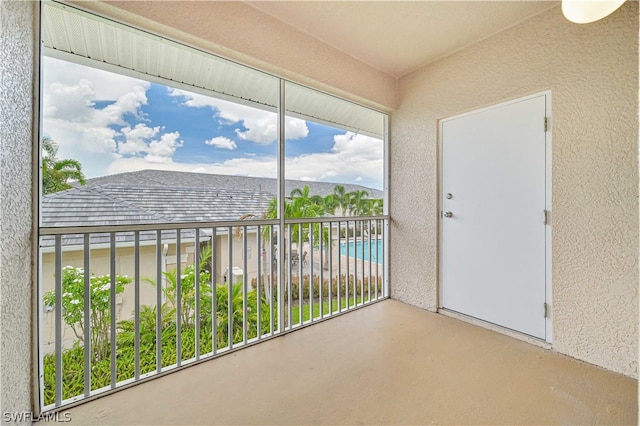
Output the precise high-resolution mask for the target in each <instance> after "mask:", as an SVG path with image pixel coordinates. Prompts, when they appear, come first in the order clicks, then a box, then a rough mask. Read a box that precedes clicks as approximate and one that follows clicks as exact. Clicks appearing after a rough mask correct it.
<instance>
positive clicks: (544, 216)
mask: <svg viewBox="0 0 640 426" xmlns="http://www.w3.org/2000/svg"><path fill="white" fill-rule="evenodd" d="M549 213H551V212H550V211H549V210H543V211H542V223H544V224H545V225H548V224H549Z"/></svg>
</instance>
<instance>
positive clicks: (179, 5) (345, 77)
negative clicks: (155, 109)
mask: <svg viewBox="0 0 640 426" xmlns="http://www.w3.org/2000/svg"><path fill="white" fill-rule="evenodd" d="M71 2H72V3H76V4H77V5H78V6H79V7H81V8H84V9H87V10H92V11H96V12H97V13H100V14H102V15H103V16H109V17H112V18H113V19H116V20H118V21H120V22H125V23H129V24H130V25H133V26H136V27H138V28H142V29H146V30H149V31H151V32H155V33H158V34H162V35H164V36H166V37H171V38H173V39H175V40H178V41H181V42H184V43H188V44H191V45H193V46H195V47H199V48H202V49H204V50H207V51H209V52H212V53H214V54H218V55H221V56H223V57H226V58H229V59H232V60H236V61H239V62H241V63H244V64H246V65H250V66H254V67H256V68H258V69H261V70H263V71H267V72H271V73H273V74H275V75H277V76H279V77H284V78H287V79H290V80H292V81H295V82H297V83H301V84H305V85H308V86H310V87H313V88H316V89H319V90H323V91H325V92H328V93H332V94H335V95H337V96H342V97H345V98H347V99H351V100H354V101H356V102H360V103H362V104H365V105H369V106H371V107H374V108H379V109H384V110H390V109H391V108H393V107H394V106H395V101H396V79H395V78H393V77H391V76H390V75H388V74H385V73H383V72H381V71H378V70H376V69H374V68H372V67H371V66H369V65H367V64H365V63H364V62H361V61H358V60H357V59H354V58H353V57H351V56H349V55H347V54H345V53H343V52H341V51H339V50H337V49H335V48H333V47H330V46H328V45H326V44H324V43H322V42H320V41H319V40H317V39H315V38H313V37H311V36H310V35H308V34H306V33H304V32H302V31H299V30H297V29H295V28H293V27H291V26H289V25H286V24H285V23H283V22H282V21H279V20H277V19H275V18H273V17H271V16H269V15H267V14H265V13H263V12H261V11H259V10H258V9H255V8H253V7H251V6H249V5H247V4H244V3H243V2H238V1H177V2H176V1H161V2H159V1H101V2H86V1H82V0H72V1H71ZM142 17H144V18H142ZM238 34H241V35H242V36H241V37H239V36H238Z"/></svg>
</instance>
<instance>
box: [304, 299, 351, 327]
mask: <svg viewBox="0 0 640 426" xmlns="http://www.w3.org/2000/svg"><path fill="white" fill-rule="evenodd" d="M354 300H355V303H354ZM360 303H362V297H358V298H355V299H354V298H353V297H350V298H349V306H351V307H353V306H354V304H356V305H359V304H360ZM340 305H341V307H342V309H345V308H346V306H347V300H346V299H344V298H342V299H341V300H340ZM331 310H332V312H336V311H337V310H338V301H337V300H333V301H332V302H331ZM309 312H310V305H309V301H308V300H307V301H303V304H302V321H308V320H309V319H310V317H309ZM322 312H323V315H328V314H329V301H328V300H323V301H322ZM319 316H320V304H319V303H318V302H317V301H315V300H314V302H313V317H314V318H318V317H319ZM291 319H292V320H293V324H298V323H299V322H300V305H299V304H298V303H297V302H295V301H294V302H293V306H292V307H291Z"/></svg>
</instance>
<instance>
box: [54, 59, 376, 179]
mask: <svg viewBox="0 0 640 426" xmlns="http://www.w3.org/2000/svg"><path fill="white" fill-rule="evenodd" d="M43 134H44V135H45V136H49V137H51V138H52V139H53V140H54V141H56V142H57V143H58V145H59V147H60V149H59V158H75V159H77V160H79V161H80V162H81V163H82V165H83V170H84V172H85V174H86V175H87V177H96V176H102V175H105V174H113V173H121V172H126V171H133V170H141V169H148V168H152V169H166V170H176V171H193V172H201V173H219V174H234V175H245V176H263V177H276V150H277V141H276V137H277V134H276V115H275V113H273V112H269V111H265V110H261V109H257V108H252V107H249V106H246V105H241V104H237V103H232V102H228V101H225V100H221V99H216V98H212V97H207V96H204V95H201V94H196V93H191V92H187V91H184V90H179V89H175V88H170V87H166V86H162V85H159V84H154V83H150V82H148V81H144V80H138V79H134V78H131V77H126V76H122V75H119V74H113V73H109V72H106V71H102V70H98V69H95V68H88V67H85V66H81V65H77V64H74V63H70V62H65V61H61V60H58V59H53V58H49V57H45V58H44V72H43ZM285 135H286V136H287V142H286V149H285V151H286V166H285V171H286V176H287V178H291V179H302V180H318V181H326V182H337V183H357V184H360V185H363V186H367V187H371V188H376V189H381V188H382V174H383V159H382V158H383V143H382V141H381V140H379V139H374V138H371V137H368V136H365V135H360V134H354V133H351V132H348V131H346V130H342V129H338V128H333V127H329V126H326V125H321V124H317V123H314V122H312V121H308V120H302V119H299V118H293V117H287V119H286V123H285Z"/></svg>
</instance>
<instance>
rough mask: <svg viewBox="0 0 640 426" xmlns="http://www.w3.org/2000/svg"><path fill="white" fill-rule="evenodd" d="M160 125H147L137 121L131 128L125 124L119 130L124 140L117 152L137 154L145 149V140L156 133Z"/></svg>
mask: <svg viewBox="0 0 640 426" xmlns="http://www.w3.org/2000/svg"><path fill="white" fill-rule="evenodd" d="M159 131H160V126H156V127H148V126H147V125H146V124H144V123H138V124H136V126H135V127H134V128H133V129H132V128H131V127H129V126H127V127H124V128H122V130H121V132H122V134H123V135H124V137H125V142H123V143H120V144H119V146H118V152H119V153H120V154H123V155H125V154H138V153H140V152H143V151H146V148H147V141H148V140H149V139H151V138H152V137H154V136H155V135H157V134H158V132H159Z"/></svg>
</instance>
